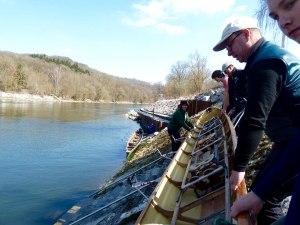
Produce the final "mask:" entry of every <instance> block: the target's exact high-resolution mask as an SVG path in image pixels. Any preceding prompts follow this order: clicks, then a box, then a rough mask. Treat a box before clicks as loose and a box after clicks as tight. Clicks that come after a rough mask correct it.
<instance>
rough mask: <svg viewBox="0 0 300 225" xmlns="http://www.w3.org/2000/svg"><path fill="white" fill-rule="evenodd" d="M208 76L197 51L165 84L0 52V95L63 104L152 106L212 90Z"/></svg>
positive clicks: (60, 59) (204, 61)
mask: <svg viewBox="0 0 300 225" xmlns="http://www.w3.org/2000/svg"><path fill="white" fill-rule="evenodd" d="M76 68H77V69H76ZM79 68H80V69H79ZM84 71H85V72H84ZM87 71H88V72H87ZM209 76H210V71H209V70H208V69H207V59H206V58H205V57H201V56H200V54H199V53H198V52H197V51H195V52H194V53H192V54H191V55H190V56H189V58H188V60H187V61H178V62H176V63H174V64H173V65H172V66H171V69H170V73H169V75H168V76H167V78H166V83H165V84H163V83H162V82H158V83H148V82H144V81H140V80H137V79H129V78H121V77H117V76H113V75H108V74H106V73H103V72H99V71H97V70H95V69H91V68H89V67H88V66H87V65H85V64H80V63H77V62H73V61H72V60H71V59H69V58H63V57H59V56H55V57H50V56H47V55H43V54H30V55H29V54H17V53H12V52H0V91H3V92H23V93H24V92H25V93H29V94H37V95H56V96H58V97H60V98H62V99H66V100H67V99H73V100H80V101H82V100H87V99H90V100H92V101H109V102H121V101H126V102H132V103H152V102H155V101H157V100H159V99H160V95H161V94H163V95H164V98H165V99H174V98H179V97H191V96H192V95H195V94H199V93H201V92H204V91H206V90H208V89H209V88H211V87H212V86H213V85H212V83H211V80H210V79H208V77H209ZM214 85H215V83H214Z"/></svg>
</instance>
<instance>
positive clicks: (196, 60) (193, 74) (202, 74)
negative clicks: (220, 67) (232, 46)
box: [189, 50, 210, 93]
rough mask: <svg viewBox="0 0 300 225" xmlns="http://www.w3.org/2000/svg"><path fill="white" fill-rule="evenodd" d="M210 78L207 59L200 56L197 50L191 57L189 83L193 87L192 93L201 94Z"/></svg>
mask: <svg viewBox="0 0 300 225" xmlns="http://www.w3.org/2000/svg"><path fill="white" fill-rule="evenodd" d="M209 76H210V71H209V69H208V68H207V58H206V57H202V56H200V54H199V52H198V51H197V50H195V52H194V53H192V54H190V55H189V81H190V83H191V86H192V91H193V92H197V93H201V91H202V89H203V85H204V81H205V80H206V79H207V78H208V77H209Z"/></svg>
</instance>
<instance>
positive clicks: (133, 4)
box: [0, 0, 300, 83]
mask: <svg viewBox="0 0 300 225" xmlns="http://www.w3.org/2000/svg"><path fill="white" fill-rule="evenodd" d="M258 8H259V1H258V0H253V1H244V0H209V1H204V0H119V1H117V0H60V1H58V0H56V1H55V0H52V1H49V0H0V30H1V33H0V50H1V51H9V52H14V53H19V54H24V53H29V54H33V53H38V54H46V55H49V56H54V55H58V56H66V57H69V58H71V59H72V60H73V61H76V62H79V63H83V64H87V65H88V66H89V67H91V68H94V69H96V70H98V71H101V72H104V73H107V74H110V75H114V76H119V77H126V78H135V79H138V80H143V81H146V82H150V83H156V82H162V83H165V81H166V77H167V75H168V74H169V73H170V71H171V67H172V65H173V64H175V63H176V62H177V61H187V60H188V56H189V55H190V54H192V53H194V52H195V51H196V50H197V51H198V52H199V54H200V55H201V56H202V57H206V58H207V60H208V68H209V69H211V71H214V70H216V69H221V67H222V64H223V63H225V62H226V61H231V62H232V63H233V64H234V65H235V66H236V67H237V68H240V69H242V68H243V67H244V64H241V63H239V62H237V61H236V60H235V59H233V58H230V57H228V56H227V51H225V50H224V51H221V52H214V51H213V50H212V48H213V47H214V46H215V44H216V43H217V42H218V41H219V40H220V38H221V34H222V31H223V29H224V27H225V26H226V24H227V23H228V21H229V20H230V18H232V17H239V16H249V17H255V12H256V11H257V9H258ZM263 35H264V36H265V37H266V38H267V39H268V40H271V41H273V40H272V39H273V38H272V37H273V33H272V32H265V33H264V31H263ZM278 44H279V45H280V44H281V43H280V42H279V43H278ZM287 49H288V50H289V51H291V52H293V53H294V54H296V55H297V56H298V57H300V46H299V45H297V44H296V43H294V42H293V41H289V42H288V48H287Z"/></svg>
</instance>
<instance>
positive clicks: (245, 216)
mask: <svg viewBox="0 0 300 225" xmlns="http://www.w3.org/2000/svg"><path fill="white" fill-rule="evenodd" d="M236 192H237V197H238V198H239V197H241V196H243V195H246V194H247V189H246V183H245V180H243V181H242V182H241V183H240V185H239V186H238V188H237V190H236ZM237 224H238V225H251V220H250V215H249V212H241V213H240V214H239V215H238V219H237Z"/></svg>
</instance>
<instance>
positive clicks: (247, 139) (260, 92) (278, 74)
mask: <svg viewBox="0 0 300 225" xmlns="http://www.w3.org/2000/svg"><path fill="white" fill-rule="evenodd" d="M277 61H278V62H277ZM285 74H286V67H285V65H284V63H283V62H282V61H281V60H274V59H272V60H271V59H268V60H263V61H259V62H257V63H255V64H254V65H253V66H252V68H251V70H250V71H249V72H248V77H247V78H248V100H247V105H246V108H245V113H244V116H243V118H242V119H241V123H240V126H239V133H238V144H237V148H236V150H235V159H234V163H233V169H234V170H235V171H238V172H243V171H245V170H246V165H247V164H248V162H249V160H250V159H251V157H252V155H253V153H254V151H255V150H256V148H257V146H258V144H259V142H260V139H261V136H262V133H263V130H264V128H265V124H266V120H267V117H268V114H269V112H270V111H271V108H272V106H273V104H274V102H275V101H276V99H277V97H278V95H279V93H280V90H281V88H282V87H283V83H284V80H285V78H286V75H285Z"/></svg>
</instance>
